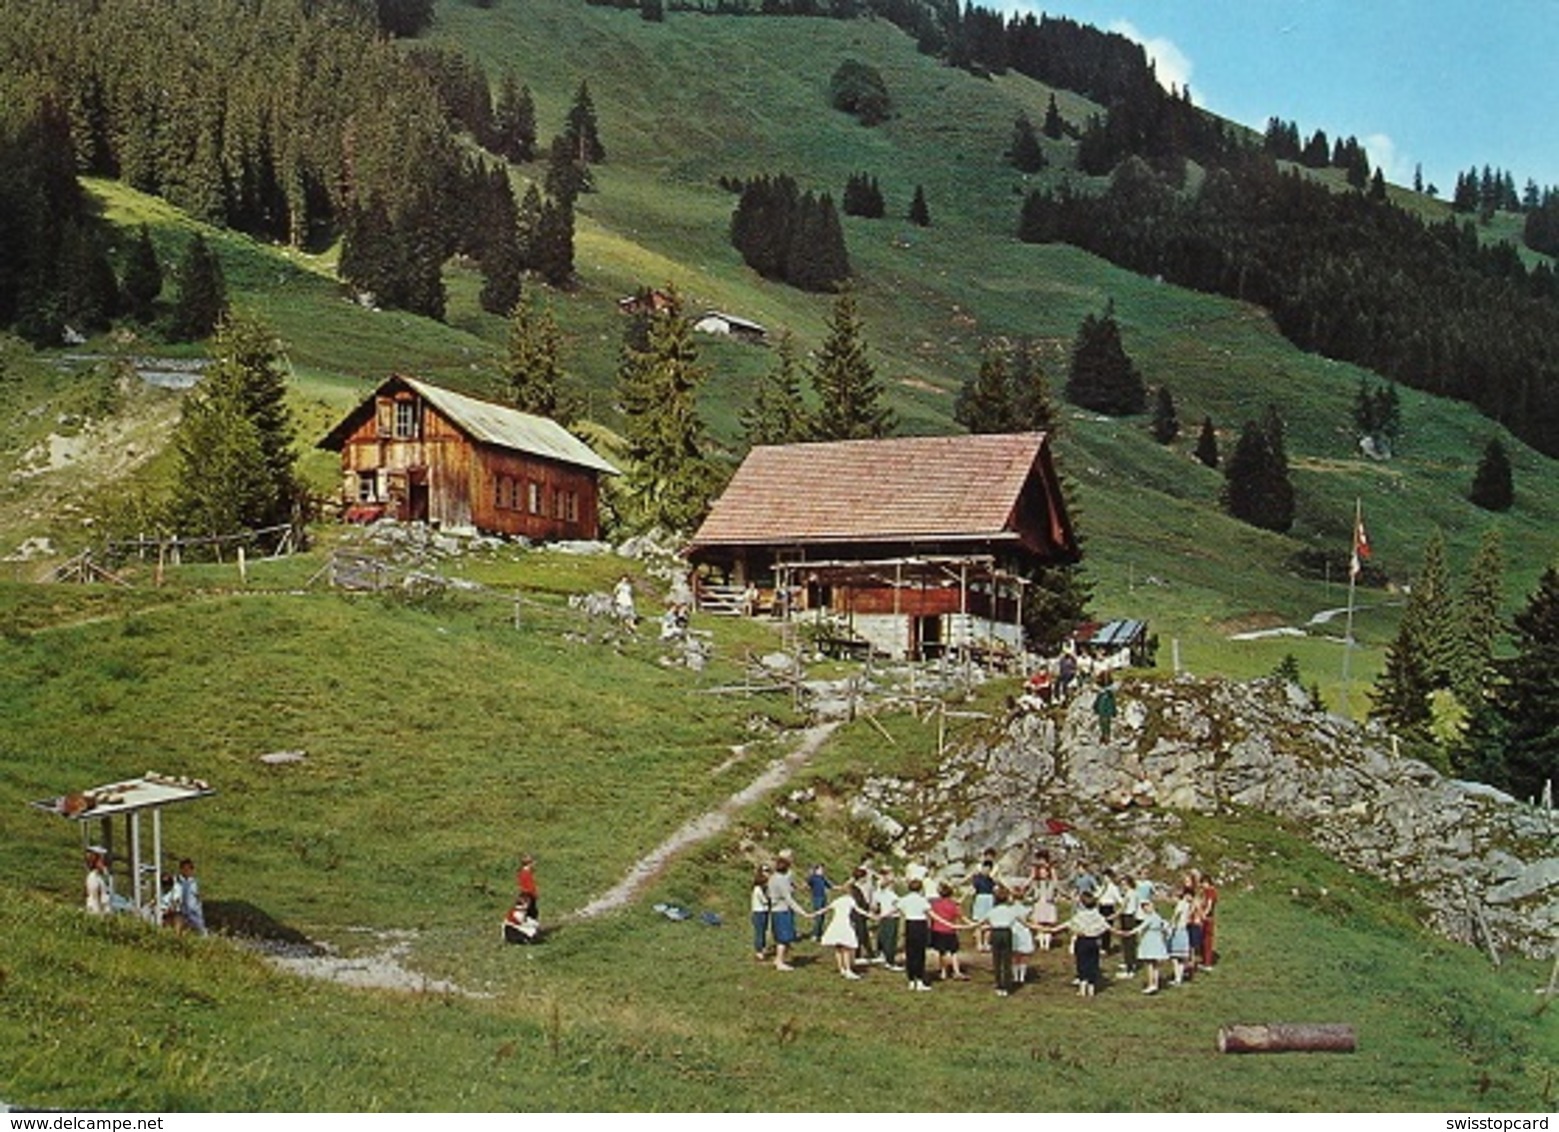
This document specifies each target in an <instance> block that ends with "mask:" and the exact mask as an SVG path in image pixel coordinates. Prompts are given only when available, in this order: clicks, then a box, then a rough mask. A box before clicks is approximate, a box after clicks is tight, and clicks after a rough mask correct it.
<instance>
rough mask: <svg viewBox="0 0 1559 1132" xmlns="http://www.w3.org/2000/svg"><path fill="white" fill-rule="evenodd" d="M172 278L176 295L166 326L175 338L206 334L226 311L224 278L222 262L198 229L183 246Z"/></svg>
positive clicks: (215, 326) (225, 283)
mask: <svg viewBox="0 0 1559 1132" xmlns="http://www.w3.org/2000/svg"><path fill="white" fill-rule="evenodd" d="M175 278H176V279H177V281H178V288H179V290H178V296H177V297H176V298H175V299H174V303H173V315H172V318H171V321H170V325H169V327H168V333H169V336H170V337H171V338H172V339H173V340H174V341H175V342H193V341H194V340H196V339H198V338H205V337H207V336H209V335H210V334H211V333H212V331H214V330H215V329H216V328H217V324H218V323H219V322H221V321H222V316H223V315H224V314H226V313H227V282H226V280H225V279H224V278H223V275H222V265H221V264H220V263H218V262H217V257H216V256H215V255H213V254H212V252H211V249H210V248H209V247H207V245H206V241H205V238H204V237H202V236H201V235H200V234H199V233H197V234H196V235H195V236H194V238H193V239H191V240H190V242H189V243H188V244H187V245H186V246H185V249H184V256H183V258H182V259H180V260H179V267H178V271H177V272H176V275H175Z"/></svg>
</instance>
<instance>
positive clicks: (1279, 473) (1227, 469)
mask: <svg viewBox="0 0 1559 1132" xmlns="http://www.w3.org/2000/svg"><path fill="white" fill-rule="evenodd" d="M1223 475H1224V486H1223V504H1224V509H1225V510H1226V511H1228V513H1229V514H1230V515H1232V516H1234V518H1236V519H1239V520H1240V521H1241V522H1244V523H1249V524H1250V525H1251V526H1253V527H1260V528H1261V529H1263V530H1268V531H1277V532H1278V533H1280V534H1281V533H1283V532H1285V531H1287V530H1288V529H1289V528H1290V527H1291V526H1293V523H1294V489H1293V487H1292V485H1291V484H1290V483H1289V480H1288V458H1287V456H1286V455H1285V453H1284V450H1283V439H1282V424H1281V420H1279V419H1278V418H1277V414H1276V411H1275V410H1268V415H1267V420H1266V421H1265V422H1264V423H1259V424H1258V423H1257V422H1256V421H1247V422H1246V424H1245V427H1244V428H1243V429H1242V430H1241V431H1240V438H1239V440H1238V441H1237V442H1236V443H1235V446H1234V451H1233V452H1232V453H1231V454H1230V455H1229V459H1228V462H1227V463H1226V464H1225V465H1224V469H1223Z"/></svg>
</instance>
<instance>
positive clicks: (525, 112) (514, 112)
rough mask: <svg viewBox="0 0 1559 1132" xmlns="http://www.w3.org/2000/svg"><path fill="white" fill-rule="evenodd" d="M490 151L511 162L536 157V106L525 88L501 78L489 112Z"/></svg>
mask: <svg viewBox="0 0 1559 1132" xmlns="http://www.w3.org/2000/svg"><path fill="white" fill-rule="evenodd" d="M493 135H494V150H495V152H497V153H498V154H499V155H500V156H502V157H505V158H507V159H508V160H510V161H513V162H523V161H533V160H535V157H536V102H535V99H534V98H533V97H532V96H531V91H530V87H529V86H522V85H520V83H519V82H518V81H517V80H516V79H515V77H514V76H513V75H512V74H505V75H504V77H503V81H502V82H501V83H500V84H499V87H498V102H497V105H496V106H494V108H493Z"/></svg>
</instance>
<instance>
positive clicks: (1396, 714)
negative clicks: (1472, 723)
mask: <svg viewBox="0 0 1559 1132" xmlns="http://www.w3.org/2000/svg"><path fill="white" fill-rule="evenodd" d="M1421 628H1422V626H1421V625H1420V623H1419V621H1418V620H1417V619H1416V618H1411V617H1408V616H1407V615H1405V614H1404V616H1403V618H1402V622H1401V624H1400V626H1399V627H1398V629H1397V635H1396V637H1395V638H1394V639H1393V640H1392V642H1391V644H1390V645H1388V646H1387V648H1386V662H1385V665H1384V667H1383V668H1382V669H1381V672H1380V675H1379V676H1378V677H1376V679H1375V687H1374V691H1373V699H1374V702H1373V704H1372V705H1371V707H1370V717H1371V718H1373V719H1379V720H1380V721H1382V722H1383V723H1385V724H1386V726H1388V727H1390V728H1391V729H1392V730H1393V731H1394V732H1396V734H1397V735H1398V737H1399V738H1401V739H1402V740H1403V742H1405V743H1408V744H1410V746H1411V747H1413V748H1416V749H1417V753H1419V754H1422V753H1424V748H1427V746H1428V745H1429V744H1430V742H1431V740H1430V732H1429V726H1430V723H1431V719H1432V712H1431V709H1430V703H1429V697H1430V695H1431V693H1433V691H1434V681H1433V680H1431V679H1430V677H1429V672H1428V670H1427V667H1426V665H1425V663H1424V653H1423V647H1422V645H1423V642H1422V640H1421V639H1420V637H1419V635H1418V634H1419V631H1420V629H1421Z"/></svg>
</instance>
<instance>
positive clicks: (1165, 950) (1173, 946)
mask: <svg viewBox="0 0 1559 1132" xmlns="http://www.w3.org/2000/svg"><path fill="white" fill-rule="evenodd" d="M996 861H997V854H996V852H995V851H994V850H987V851H986V852H985V854H984V857H983V860H982V861H981V864H980V866H979V868H978V869H977V870H976V871H975V872H973V873H972V874H970V875H968V876H966V877H963V878H961V879H960V880H956V881H955V880H949V879H945V878H937V879H934V878H932V877H931V876H930V873H929V870H928V869H926V868H925V866H923V865H918V864H911V865H909V866H907V867H906V868H905V869H904V871H903V875H902V876H895V875H894V874H893V872H892V871H890V870H888V869H881V870H878V869H874V868H873V867H872V865H871V864H870V862H867V863H863V864H861V865H859V866H857V867H856V868H855V869H854V870H853V871H852V875H851V877H850V879H849V881H848V882H846V883H842V884H838V885H836V884H835V883H834V882H833V881H832V880H830V879H829V877H828V875H827V871H826V870H825V868H824V866H822V865H814V866H813V868H812V870H811V872H810V873H809V874H808V875H807V876H806V877H805V878H804V884H805V886H806V887H805V893H806V895H807V897H809V900H808V904H809V905H810V906H809V907H808V906H804V905H803V904H802V903H801V901H800V899H799V898H798V885H797V880H796V876H795V870H794V863H793V861H792V858H791V854H790V853H789V852H788V851H785V852H781V853H780V854H779V855H778V856H777V857H776V859H775V860H774V863H773V864H772V865H761V866H759V867H758V868H757V870H756V872H755V874H754V876H753V881H752V929H753V958H754V959H756V960H758V961H759V962H768V961H770V960H771V958H772V961H773V963H774V967H775V969H776V970H778V971H791V970H794V967H793V965H792V963H791V959H792V958H793V956H794V949H795V947H796V944H797V942H798V940H799V939H802V938H805V937H807V936H810V938H811V939H813V940H814V941H816V942H817V943H819V944H821V945H822V946H823V947H824V948H825V949H831V950H832V951H833V954H834V965H835V970H836V971H837V972H838V974H839V975H841V976H842V977H844V978H846V979H860V978H861V977H862V971H861V969H862V968H869V967H872V966H879V967H882V968H884V969H886V970H888V971H902V972H904V975H905V979H906V982H907V986H908V988H909V989H910V990H912V991H929V990H931V989H932V983H933V982H968V981H970V975H969V972H968V970H967V968H968V966H969V965H970V964H969V960H968V959H967V958H966V957H965V953H964V952H963V950H962V947H961V943H960V933H969V936H970V938H971V940H972V943H973V945H974V949H975V951H976V952H977V953H981V954H982V955H984V956H988V957H989V966H990V969H991V971H992V973H993V975H994V978H995V985H996V994H997V995H999V996H1002V997H1006V996H1008V995H1010V994H1011V993H1012V992H1013V991H1015V990H1016V989H1018V988H1019V987H1021V986H1023V985H1024V984H1026V983H1029V982H1031V981H1032V979H1031V969H1030V963H1031V961H1032V958H1033V955H1034V952H1035V950H1036V948H1037V949H1038V950H1040V951H1050V950H1051V949H1052V948H1056V949H1059V947H1061V946H1065V947H1067V948H1069V949H1070V951H1071V954H1072V958H1073V966H1074V967H1075V972H1076V975H1075V978H1074V979H1073V980H1072V982H1073V985H1074V986H1075V987H1076V989H1077V993H1078V994H1079V995H1083V996H1092V995H1094V994H1096V993H1097V992H1098V990H1099V989H1100V988H1101V987H1103V986H1105V985H1106V975H1105V957H1106V956H1108V955H1111V954H1114V953H1118V955H1119V968H1118V970H1117V971H1116V972H1115V974H1114V978H1115V979H1128V978H1135V977H1137V976H1138V975H1139V974H1140V975H1141V977H1142V981H1143V987H1142V993H1143V994H1157V993H1159V991H1160V989H1161V988H1163V987H1164V986H1165V985H1176V986H1178V985H1180V984H1181V983H1184V982H1186V981H1187V980H1189V979H1190V978H1191V976H1192V975H1193V974H1194V973H1195V972H1196V971H1197V970H1199V969H1200V970H1206V969H1211V967H1212V966H1213V960H1214V955H1215V953H1214V951H1213V925H1214V914H1215V912H1216V910H1217V906H1218V890H1217V889H1216V888H1215V887H1214V886H1213V883H1212V881H1211V880H1210V879H1209V878H1208V877H1205V876H1204V875H1203V874H1202V873H1201V872H1200V871H1198V870H1194V869H1193V870H1191V871H1190V872H1187V873H1186V874H1185V875H1184V876H1182V877H1181V879H1180V881H1179V883H1178V884H1176V885H1173V886H1166V885H1159V884H1155V883H1154V882H1153V881H1152V880H1150V879H1148V878H1146V877H1136V876H1130V875H1121V876H1116V874H1115V873H1114V872H1113V871H1112V870H1110V869H1105V870H1104V871H1103V872H1101V873H1099V874H1097V875H1096V874H1095V873H1094V872H1093V870H1092V868H1091V866H1090V865H1089V864H1088V863H1086V862H1082V863H1080V864H1079V865H1078V866H1077V868H1076V870H1075V871H1074V872H1073V873H1072V875H1071V876H1070V877H1068V878H1065V879H1063V878H1062V877H1061V876H1060V875H1058V871H1057V866H1056V865H1055V864H1054V863H1053V862H1052V861H1051V858H1050V854H1049V852H1048V851H1046V850H1043V849H1041V850H1040V851H1039V852H1037V853H1036V854H1035V856H1034V859H1033V862H1032V864H1031V865H1030V866H1029V869H1028V874H1027V875H1026V876H1022V877H1003V876H1000V875H998V872H997V865H996ZM965 899H967V901H968V903H967V905H966V904H965ZM1063 906H1065V908H1066V910H1067V911H1068V912H1069V914H1068V915H1066V916H1064V917H1063V915H1062V908H1063ZM802 921H811V924H810V931H807V930H806V929H805V928H799V929H798V924H800V923H801V922H802ZM771 938H772V942H773V947H772V950H771V949H770V946H769V942H770V939H771Z"/></svg>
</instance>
